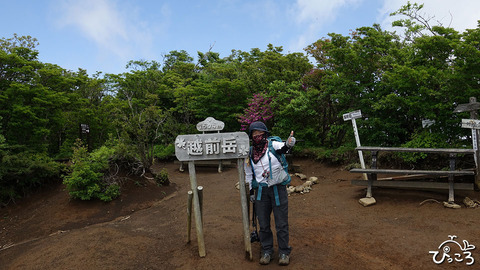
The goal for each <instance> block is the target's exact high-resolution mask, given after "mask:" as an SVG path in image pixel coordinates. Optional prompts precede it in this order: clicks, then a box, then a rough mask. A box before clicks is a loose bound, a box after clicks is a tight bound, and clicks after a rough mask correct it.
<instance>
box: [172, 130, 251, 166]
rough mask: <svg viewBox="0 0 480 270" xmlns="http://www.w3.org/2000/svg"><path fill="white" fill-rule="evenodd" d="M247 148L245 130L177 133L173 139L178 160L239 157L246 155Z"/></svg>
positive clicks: (248, 145)
mask: <svg viewBox="0 0 480 270" xmlns="http://www.w3.org/2000/svg"><path fill="white" fill-rule="evenodd" d="M249 150H250V140H249V137H248V134H247V133H245V132H233V133H210V134H193V135H179V136H177V138H176V139H175V156H176V157H177V159H178V160H179V161H192V160H212V159H239V158H245V157H247V156H248V152H249Z"/></svg>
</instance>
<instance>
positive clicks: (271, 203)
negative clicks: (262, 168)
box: [255, 185, 292, 255]
mask: <svg viewBox="0 0 480 270" xmlns="http://www.w3.org/2000/svg"><path fill="white" fill-rule="evenodd" d="M277 190H278V197H279V199H280V206H277V205H276V203H275V194H274V187H273V186H272V187H263V188H262V194H261V200H255V210H256V214H257V217H258V224H259V225H260V232H259V237H260V243H261V244H262V252H266V253H269V254H270V255H272V254H273V233H272V230H271V228H270V216H271V214H272V210H273V216H274V218H275V230H276V233H277V243H278V253H279V254H287V255H289V254H290V251H291V250H292V248H291V247H290V246H289V245H288V194H287V188H286V186H284V185H277ZM257 192H258V190H257ZM255 198H257V194H256V195H255Z"/></svg>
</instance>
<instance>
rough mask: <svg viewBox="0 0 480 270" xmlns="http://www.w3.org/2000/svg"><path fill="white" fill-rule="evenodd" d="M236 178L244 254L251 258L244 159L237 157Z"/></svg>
mask: <svg viewBox="0 0 480 270" xmlns="http://www.w3.org/2000/svg"><path fill="white" fill-rule="evenodd" d="M237 161H238V162H237V167H238V178H239V187H240V201H241V204H242V222H243V240H244V241H245V255H246V256H249V258H250V260H253V255H252V243H251V242H250V232H249V223H248V204H247V189H246V187H245V173H244V171H243V166H244V160H243V159H242V158H239V159H237Z"/></svg>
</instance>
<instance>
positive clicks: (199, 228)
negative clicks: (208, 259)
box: [188, 161, 206, 257]
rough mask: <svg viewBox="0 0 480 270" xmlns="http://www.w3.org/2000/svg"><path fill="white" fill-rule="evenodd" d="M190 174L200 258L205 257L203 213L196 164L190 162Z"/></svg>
mask: <svg viewBox="0 0 480 270" xmlns="http://www.w3.org/2000/svg"><path fill="white" fill-rule="evenodd" d="M188 172H189V174H190V187H191V190H192V191H193V212H194V214H195V227H196V230H197V241H198V254H199V255H200V257H205V255H206V252H205V240H204V237H203V226H202V213H201V210H200V199H199V197H198V190H197V176H196V173H195V163H194V162H193V161H189V162H188Z"/></svg>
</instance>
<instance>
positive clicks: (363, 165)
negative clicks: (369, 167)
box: [352, 118, 368, 180]
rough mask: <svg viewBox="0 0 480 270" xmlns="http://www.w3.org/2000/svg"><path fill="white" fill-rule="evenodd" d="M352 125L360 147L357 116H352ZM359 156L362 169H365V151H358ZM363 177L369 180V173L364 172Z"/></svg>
mask: <svg viewBox="0 0 480 270" xmlns="http://www.w3.org/2000/svg"><path fill="white" fill-rule="evenodd" d="M352 125H353V133H354V135H355V142H356V143H357V147H360V146H361V144H360V135H359V134H358V129H357V121H355V118H352ZM358 157H359V158H360V165H361V166H362V169H365V161H364V160H363V152H362V151H358ZM363 179H365V180H368V177H367V174H366V173H364V174H363Z"/></svg>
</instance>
